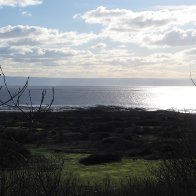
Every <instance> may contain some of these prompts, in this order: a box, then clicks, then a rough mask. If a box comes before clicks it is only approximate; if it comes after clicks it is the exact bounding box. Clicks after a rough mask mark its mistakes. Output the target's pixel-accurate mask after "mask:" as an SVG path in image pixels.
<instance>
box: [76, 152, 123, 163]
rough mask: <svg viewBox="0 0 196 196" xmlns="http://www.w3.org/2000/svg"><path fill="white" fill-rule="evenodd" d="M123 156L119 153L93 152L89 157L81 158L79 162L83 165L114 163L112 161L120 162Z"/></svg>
mask: <svg viewBox="0 0 196 196" xmlns="http://www.w3.org/2000/svg"><path fill="white" fill-rule="evenodd" d="M121 159H122V156H121V155H119V154H112V153H107V154H93V155H89V156H88V157H85V158H82V159H80V161H79V163H80V164H83V165H95V164H101V163H112V162H120V161H121Z"/></svg>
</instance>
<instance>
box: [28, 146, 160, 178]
mask: <svg viewBox="0 0 196 196" xmlns="http://www.w3.org/2000/svg"><path fill="white" fill-rule="evenodd" d="M32 153H33V154H37V155H38V154H39V155H40V154H42V155H45V156H49V155H51V154H54V153H52V152H51V151H49V150H46V149H36V150H35V149H33V150H32ZM55 154H57V155H58V156H60V157H62V158H63V159H64V160H65V164H64V169H63V174H64V175H66V173H69V172H70V173H74V174H76V175H77V176H79V177H80V178H81V179H84V180H87V181H100V180H102V179H103V178H105V177H110V178H111V179H113V180H119V179H123V178H125V177H130V176H131V177H134V178H142V177H144V176H145V177H147V176H149V177H150V176H151V173H150V169H151V168H155V167H158V165H159V161H148V160H143V159H130V158H123V159H122V162H120V163H107V164H98V165H92V166H85V165H82V164H79V160H80V159H81V158H83V157H85V156H88V154H73V153H70V154H69V153H55Z"/></svg>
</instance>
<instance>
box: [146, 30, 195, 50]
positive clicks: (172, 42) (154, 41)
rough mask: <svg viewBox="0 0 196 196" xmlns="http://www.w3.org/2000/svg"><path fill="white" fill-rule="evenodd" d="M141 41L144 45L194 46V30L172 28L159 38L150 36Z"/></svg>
mask: <svg viewBox="0 0 196 196" xmlns="http://www.w3.org/2000/svg"><path fill="white" fill-rule="evenodd" d="M143 41H144V42H145V43H146V44H149V45H156V46H170V47H178V46H184V47H185V46H188V47H189V46H194V45H195V44H196V30H195V29H186V30H183V29H179V28H173V29H171V30H168V31H166V32H165V33H164V34H162V35H159V36H156V35H151V36H147V37H146V38H145V37H144V39H143Z"/></svg>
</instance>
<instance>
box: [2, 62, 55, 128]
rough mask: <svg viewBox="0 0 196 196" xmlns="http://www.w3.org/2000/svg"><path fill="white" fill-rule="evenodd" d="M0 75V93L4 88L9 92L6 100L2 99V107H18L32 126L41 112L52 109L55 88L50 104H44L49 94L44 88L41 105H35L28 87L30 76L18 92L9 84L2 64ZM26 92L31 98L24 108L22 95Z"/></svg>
mask: <svg viewBox="0 0 196 196" xmlns="http://www.w3.org/2000/svg"><path fill="white" fill-rule="evenodd" d="M0 76H2V77H3V84H2V85H1V86H0V93H2V90H3V88H5V90H6V93H7V94H8V98H7V99H6V100H1V99H0V107H2V106H5V107H8V108H10V109H16V110H18V111H21V112H22V113H23V114H24V116H25V117H26V119H27V120H28V121H29V122H30V126H32V125H33V124H34V122H35V120H38V119H39V117H40V115H41V113H43V112H49V111H51V106H52V104H53V102H54V88H52V89H51V90H52V97H51V100H50V102H49V103H48V104H44V100H45V98H46V96H47V90H46V89H43V90H42V92H41V96H40V97H41V98H40V103H39V106H38V107H34V106H33V101H32V95H31V90H30V89H28V85H29V79H30V77H27V79H26V82H25V84H24V85H23V86H22V87H20V88H18V90H17V91H16V92H12V91H11V90H10V88H9V86H8V84H7V80H6V75H5V74H4V71H3V68H2V66H1V65H0ZM25 92H27V93H28V99H29V100H28V101H27V103H26V107H25V109H24V107H23V106H22V105H21V103H20V101H21V97H22V95H24V93H25ZM28 102H29V103H28Z"/></svg>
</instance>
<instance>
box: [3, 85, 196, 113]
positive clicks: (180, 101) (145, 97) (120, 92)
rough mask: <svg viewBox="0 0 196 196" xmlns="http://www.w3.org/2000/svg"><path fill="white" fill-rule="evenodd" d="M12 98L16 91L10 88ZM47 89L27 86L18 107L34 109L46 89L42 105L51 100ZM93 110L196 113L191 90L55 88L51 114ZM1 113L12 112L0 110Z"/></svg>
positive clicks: (193, 89)
mask: <svg viewBox="0 0 196 196" xmlns="http://www.w3.org/2000/svg"><path fill="white" fill-rule="evenodd" d="M9 88H10V91H11V93H12V94H14V93H15V92H17V90H18V87H16V86H10V87H9ZM52 88H53V87H50V86H29V87H28V89H27V90H26V91H25V92H24V94H23V95H22V96H21V97H20V105H21V107H24V108H26V109H27V110H28V107H29V106H30V98H29V94H28V92H29V90H30V91H31V101H32V105H33V106H34V107H36V106H38V105H39V104H40V100H41V92H42V89H46V92H47V93H46V96H45V99H44V102H43V104H45V105H47V104H49V103H50V102H51V99H52ZM8 97H9V95H8V93H7V92H6V89H5V88H3V89H2V90H1V93H0V100H2V101H4V100H7V99H8ZM95 106H117V107H123V108H142V109H145V110H175V111H180V112H195V111H196V87H195V86H55V87H54V102H53V105H52V109H53V110H54V111H63V110H67V109H71V108H72V109H73V108H85V107H95ZM1 110H3V111H5V110H9V111H12V110H14V108H12V107H11V108H10V107H6V106H4V107H1Z"/></svg>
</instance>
